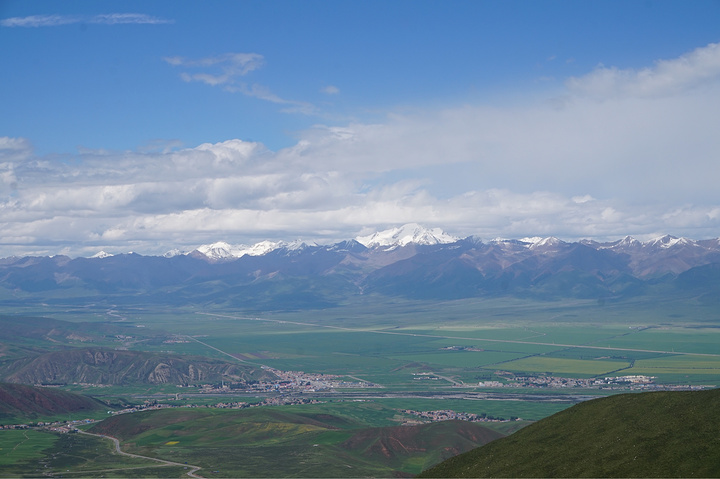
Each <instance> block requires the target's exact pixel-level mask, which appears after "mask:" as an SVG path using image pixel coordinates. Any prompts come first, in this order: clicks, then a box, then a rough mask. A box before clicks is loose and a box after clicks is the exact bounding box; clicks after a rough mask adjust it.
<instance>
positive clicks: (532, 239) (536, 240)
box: [519, 236, 544, 244]
mask: <svg viewBox="0 0 720 479" xmlns="http://www.w3.org/2000/svg"><path fill="white" fill-rule="evenodd" d="M543 239H544V238H543V237H542V236H528V237H527V238H520V239H519V241H522V242H523V243H530V244H537V243H539V242H541V241H542V240H543Z"/></svg>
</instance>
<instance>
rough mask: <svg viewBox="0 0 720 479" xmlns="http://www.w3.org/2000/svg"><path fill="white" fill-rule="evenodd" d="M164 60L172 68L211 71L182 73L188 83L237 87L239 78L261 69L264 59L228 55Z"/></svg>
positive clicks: (255, 56) (236, 54)
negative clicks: (196, 82) (195, 82)
mask: <svg viewBox="0 0 720 479" xmlns="http://www.w3.org/2000/svg"><path fill="white" fill-rule="evenodd" d="M163 60H165V62H167V63H169V64H170V65H172V66H176V67H185V68H190V69H193V68H202V69H209V70H210V73H208V72H207V71H204V72H199V73H187V72H182V73H181V74H180V77H181V78H182V79H183V80H184V81H187V82H192V81H198V82H201V83H205V84H207V85H210V86H217V85H227V86H228V87H233V86H235V85H237V82H238V78H239V77H242V76H245V75H247V74H248V73H249V72H251V71H253V70H257V69H258V68H260V67H261V66H262V65H263V63H264V59H263V56H262V55H260V54H257V53H226V54H224V55H219V56H216V57H207V58H201V59H198V60H188V59H186V58H183V57H177V56H176V57H165V58H164V59H163Z"/></svg>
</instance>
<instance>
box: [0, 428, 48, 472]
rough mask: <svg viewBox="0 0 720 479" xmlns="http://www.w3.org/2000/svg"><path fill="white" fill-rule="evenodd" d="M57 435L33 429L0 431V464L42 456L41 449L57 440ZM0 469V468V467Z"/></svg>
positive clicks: (4, 466)
mask: <svg viewBox="0 0 720 479" xmlns="http://www.w3.org/2000/svg"><path fill="white" fill-rule="evenodd" d="M57 439H58V438H57V436H55V435H53V434H47V433H43V432H38V431H34V430H21V429H10V430H3V431H0V466H2V469H4V468H6V467H7V466H10V465H13V464H17V463H21V462H27V461H30V460H32V459H36V458H41V457H43V456H44V454H43V452H42V451H43V450H44V449H47V448H49V447H52V445H53V444H54V443H55V441H57ZM0 470H1V469H0Z"/></svg>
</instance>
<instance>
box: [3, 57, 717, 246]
mask: <svg viewBox="0 0 720 479" xmlns="http://www.w3.org/2000/svg"><path fill="white" fill-rule="evenodd" d="M237 55H240V56H237ZM262 61H263V58H262V56H260V55H256V54H230V55H227V56H220V57H213V58H206V59H201V60H187V59H184V58H179V57H173V58H166V62H167V63H169V64H171V65H174V66H177V67H180V68H185V69H187V71H186V73H187V75H189V76H188V80H187V81H195V82H202V83H205V84H207V85H212V86H228V85H231V86H236V87H237V86H238V84H239V83H240V81H239V78H242V77H243V76H244V75H247V74H248V73H249V72H252V71H253V70H255V69H257V68H260V67H261V65H262ZM719 65H720V48H719V47H718V45H716V44H711V45H708V46H707V47H704V48H699V49H697V50H695V51H693V52H690V53H688V54H687V55H683V56H682V57H679V58H676V59H671V60H662V61H658V62H656V63H655V64H654V65H653V66H651V67H648V68H646V69H641V70H620V69H614V68H607V67H604V66H599V67H597V68H596V69H595V70H593V71H591V72H589V73H588V74H587V75H585V76H582V77H577V78H571V79H568V80H567V82H566V83H565V86H564V88H563V90H562V91H558V92H555V94H553V95H550V96H544V97H538V98H536V99H535V100H534V101H532V102H528V103H526V104H524V105H517V104H513V105H508V106H493V107H490V106H486V105H463V106H457V107H453V108H446V109H441V110H426V111H416V112H413V113H404V114H389V115H388V116H387V118H386V120H385V121H383V122H379V123H375V124H368V123H352V124H346V125H343V126H324V125H318V126H316V127H314V128H312V129H310V130H308V131H305V132H301V133H300V134H299V139H298V141H297V143H296V144H295V145H293V146H292V147H289V148H286V149H282V150H279V151H271V150H269V149H267V148H266V147H265V146H264V145H262V144H261V143H257V142H250V141H243V140H240V139H229V140H227V141H223V142H218V143H214V144H202V145H199V146H196V147H193V148H182V149H165V150H163V151H116V152H107V151H90V150H83V151H80V152H79V153H78V154H77V155H76V156H74V157H72V158H67V157H53V156H50V157H38V156H36V155H35V154H34V153H33V150H32V144H31V142H30V140H28V139H24V138H7V137H5V138H0V212H1V214H0V255H1V256H8V255H10V254H28V253H35V254H57V253H66V254H71V255H90V254H93V253H95V252H97V251H99V250H100V249H104V250H106V251H111V252H123V251H128V250H133V251H137V252H141V253H148V254H158V253H163V252H165V251H167V250H169V249H171V248H174V247H178V248H180V249H187V248H193V247H195V246H197V245H199V244H203V243H208V242H213V241H218V240H226V241H229V242H232V243H241V242H245V243H250V242H254V241H259V240H262V239H285V240H288V239H295V238H302V239H305V240H315V241H321V242H322V241H331V240H339V239H345V238H350V237H354V236H356V235H357V234H361V233H362V234H366V233H367V232H369V231H372V230H375V229H380V228H385V227H387V226H391V225H398V224H403V223H408V222H418V223H423V224H426V225H428V226H440V227H443V228H444V229H445V230H446V231H448V232H449V233H451V234H454V235H457V236H465V235H471V234H475V235H479V236H481V237H483V238H485V239H491V238H495V237H524V236H535V235H540V236H542V235H555V236H558V237H562V238H566V239H578V238H597V239H611V238H618V237H621V236H624V235H626V234H632V235H636V236H638V237H646V236H652V235H656V234H661V233H670V234H674V235H685V236H689V237H693V238H707V237H717V236H720V193H718V188H717V178H720V162H719V161H717V152H718V151H720V135H717V134H716V131H715V130H716V125H717V124H718V115H719V113H718V112H720V66H719ZM195 68H197V69H199V70H202V71H199V70H198V71H194V69H195ZM212 68H215V69H217V70H216V71H213V72H210V71H209V69H212ZM193 75H208V76H193ZM268 94H269V93H268ZM268 99H269V98H268Z"/></svg>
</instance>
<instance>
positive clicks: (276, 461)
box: [90, 405, 502, 477]
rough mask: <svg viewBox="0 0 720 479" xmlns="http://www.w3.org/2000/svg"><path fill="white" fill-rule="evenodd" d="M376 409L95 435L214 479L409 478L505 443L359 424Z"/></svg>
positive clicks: (112, 423) (482, 436) (181, 411)
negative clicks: (486, 446)
mask: <svg viewBox="0 0 720 479" xmlns="http://www.w3.org/2000/svg"><path fill="white" fill-rule="evenodd" d="M328 407H329V406H328ZM375 407H376V406H375V405H353V409H352V410H350V409H348V410H346V411H345V412H346V413H347V412H349V413H350V414H349V415H345V414H343V413H341V414H337V415H336V414H333V413H331V412H330V411H329V410H327V411H326V410H325V409H324V408H325V406H323V405H317V406H307V407H302V408H297V407H293V406H289V407H285V408H251V409H242V410H227V409H205V408H194V409H193V408H177V409H164V410H159V411H147V412H138V413H134V414H122V415H118V416H114V417H111V418H108V419H106V420H104V421H103V422H101V423H98V424H95V425H94V426H93V427H92V429H91V430H90V431H91V432H94V433H98V434H106V435H110V436H113V437H116V438H118V439H120V440H121V441H122V442H123V448H124V450H126V451H128V452H132V453H137V454H142V455H149V456H154V457H160V458H163V459H167V460H171V461H176V462H181V463H182V462H185V461H187V462H188V463H190V464H197V465H200V466H202V468H203V472H201V473H202V474H205V473H206V472H209V471H219V472H217V473H214V476H213V477H401V476H411V475H413V474H417V473H418V472H420V471H421V470H422V469H424V468H427V467H428V466H430V465H433V464H437V463H438V462H440V461H442V460H443V459H446V458H448V457H450V456H452V455H455V454H458V453H460V452H465V451H468V450H470V449H472V448H475V447H477V446H479V445H481V444H485V443H486V442H488V441H490V440H493V439H496V438H497V437H501V436H502V434H501V433H498V432H496V431H492V430H490V429H487V428H485V427H483V426H481V425H479V424H475V423H468V422H461V421H446V422H442V423H432V424H423V425H419V426H389V427H370V426H369V425H368V424H367V423H366V422H364V421H363V420H362V419H360V418H359V416H362V415H363V414H365V413H366V412H370V413H372V414H375V413H376V412H377V411H375V410H374V409H373V410H372V411H363V408H366V409H367V408H375ZM295 411H297V412H295ZM312 411H319V413H312ZM338 412H339V410H338ZM386 413H389V414H391V415H392V414H393V413H394V411H392V410H388V411H386ZM206 477H207V476H206Z"/></svg>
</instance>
